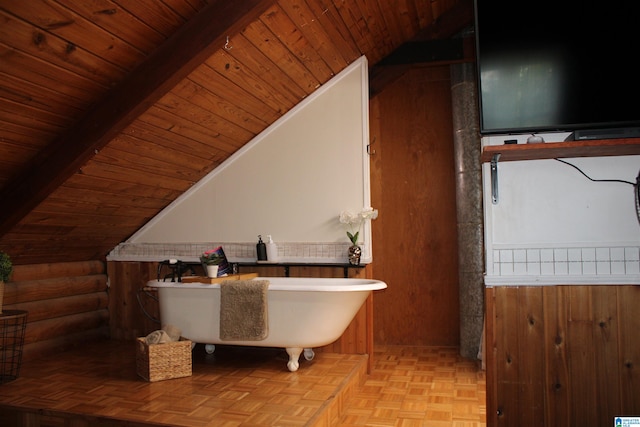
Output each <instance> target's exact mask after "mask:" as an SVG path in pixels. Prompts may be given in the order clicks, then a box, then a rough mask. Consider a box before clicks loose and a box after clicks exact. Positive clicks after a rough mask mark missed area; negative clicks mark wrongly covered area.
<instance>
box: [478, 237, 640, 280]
mask: <svg viewBox="0 0 640 427" xmlns="http://www.w3.org/2000/svg"><path fill="white" fill-rule="evenodd" d="M490 255H491V256H490V257H488V258H490V259H491V260H492V262H491V264H490V266H491V267H492V268H491V269H488V272H487V274H486V275H485V284H486V285H487V286H492V285H505V284H512V285H520V284H538V285H540V284H573V283H575V284H585V283H588V284H640V247H637V246H612V247H566V248H559V247H553V248H544V247H536V248H514V247H508V248H500V249H493V251H492V253H491V254H490ZM488 265H489V264H488Z"/></svg>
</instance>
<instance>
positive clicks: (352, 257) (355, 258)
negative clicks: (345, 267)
mask: <svg viewBox="0 0 640 427" xmlns="http://www.w3.org/2000/svg"><path fill="white" fill-rule="evenodd" d="M361 255H362V248H360V246H358V245H351V246H349V264H351V265H360V256H361Z"/></svg>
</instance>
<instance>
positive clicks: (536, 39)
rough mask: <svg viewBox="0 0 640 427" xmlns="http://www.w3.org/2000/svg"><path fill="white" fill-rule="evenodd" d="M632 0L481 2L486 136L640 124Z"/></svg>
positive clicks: (639, 41) (639, 43) (638, 36)
mask: <svg viewBox="0 0 640 427" xmlns="http://www.w3.org/2000/svg"><path fill="white" fill-rule="evenodd" d="M635 3H636V2H635V1H633V0H624V1H621V0H612V1H608V2H603V1H597V2H596V1H593V0H542V1H533V0H509V1H505V0H475V13H476V16H475V20H476V21H475V31H476V48H477V67H478V89H479V102H480V132H481V133H482V134H518V133H520V134H522V133H539V132H549V131H576V130H579V129H593V130H597V129H608V128H617V129H620V128H638V127H640V71H639V70H638V68H636V65H635V63H636V60H637V58H638V52H639V51H640V28H638V22H637V21H638V18H639V17H640V15H639V14H638V13H637V9H638V6H634V4H635Z"/></svg>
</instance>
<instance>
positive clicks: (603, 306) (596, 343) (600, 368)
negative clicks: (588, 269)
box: [585, 286, 622, 425]
mask: <svg viewBox="0 0 640 427" xmlns="http://www.w3.org/2000/svg"><path fill="white" fill-rule="evenodd" d="M589 290H590V291H591V303H592V306H593V326H592V331H593V350H592V351H593V354H594V357H595V368H594V372H595V373H596V375H594V376H593V377H592V380H593V385H592V387H593V388H595V401H596V402H597V404H596V405H594V411H595V414H593V415H594V418H592V420H593V419H595V420H597V423H598V424H599V425H607V424H608V423H611V420H612V419H613V417H614V416H616V414H621V413H622V412H621V410H622V406H621V399H620V373H621V372H620V367H621V365H620V364H619V360H620V356H619V348H618V341H619V338H621V336H620V335H619V333H620V328H619V318H620V314H621V313H619V312H618V306H617V304H618V287H616V286H591V287H590V289H589ZM585 376H586V377H590V376H589V375H585Z"/></svg>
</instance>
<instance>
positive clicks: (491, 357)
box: [484, 287, 499, 426]
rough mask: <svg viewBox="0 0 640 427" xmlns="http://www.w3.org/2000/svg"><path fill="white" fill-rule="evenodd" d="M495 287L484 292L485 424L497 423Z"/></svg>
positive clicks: (495, 424) (492, 424)
mask: <svg viewBox="0 0 640 427" xmlns="http://www.w3.org/2000/svg"><path fill="white" fill-rule="evenodd" d="M495 296H496V292H495V288H492V287H487V288H485V292H484V304H485V333H484V355H485V360H484V365H485V367H486V375H487V378H486V384H487V403H486V406H487V426H497V425H498V408H499V405H498V387H497V384H498V366H497V356H498V355H497V351H498V344H497V342H496V338H497V337H496V319H497V314H496V310H497V307H496V301H495Z"/></svg>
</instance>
